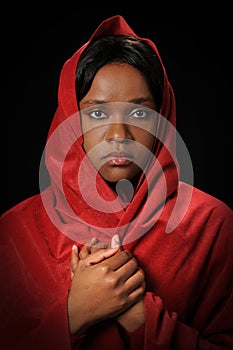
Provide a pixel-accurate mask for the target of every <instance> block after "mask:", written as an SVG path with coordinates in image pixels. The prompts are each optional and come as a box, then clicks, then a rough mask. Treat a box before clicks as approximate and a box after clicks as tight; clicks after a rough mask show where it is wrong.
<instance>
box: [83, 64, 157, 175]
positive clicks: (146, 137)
mask: <svg viewBox="0 0 233 350" xmlns="http://www.w3.org/2000/svg"><path fill="white" fill-rule="evenodd" d="M116 102H117V103H116ZM80 109H82V113H81V123H82V129H83V133H84V135H83V141H84V142H83V147H84V150H85V152H86V153H87V154H88V155H89V157H90V159H91V162H92V163H93V165H94V166H95V167H96V169H97V170H98V171H99V173H100V174H101V175H102V177H103V178H104V179H105V180H106V181H109V182H117V181H119V180H121V179H133V178H134V177H135V176H136V175H137V174H138V173H139V172H140V170H141V169H143V168H144V166H145V164H146V161H147V158H148V154H147V153H146V150H151V149H152V146H153V143H154V136H153V131H154V128H155V119H154V115H153V113H151V111H152V110H156V105H155V102H154V100H153V97H152V94H151V92H150V90H149V87H148V84H147V81H146V79H145V77H144V76H143V75H142V73H141V72H140V71H138V70H137V69H136V68H134V67H132V66H130V65H128V64H125V63H121V64H120V63H117V64H116V63H114V64H107V65H106V66H104V67H102V68H100V70H99V71H98V72H97V74H96V76H95V78H94V80H93V83H92V86H91V88H90V90H89V91H88V93H87V94H86V96H85V97H84V98H83V99H82V100H81V101H80ZM147 130H150V131H151V133H150V132H148V131H147ZM97 145H101V146H100V147H99V148H98V147H97V148H94V147H96V146H97ZM141 145H142V146H141ZM91 150H92V152H91ZM112 152H119V153H120V154H119V155H118V156H115V157H114V156H109V157H108V155H109V153H112ZM122 154H123V155H122ZM127 160H128V162H127ZM134 160H136V161H137V164H135V163H134ZM138 163H139V164H138ZM140 168H141V169H140Z"/></svg>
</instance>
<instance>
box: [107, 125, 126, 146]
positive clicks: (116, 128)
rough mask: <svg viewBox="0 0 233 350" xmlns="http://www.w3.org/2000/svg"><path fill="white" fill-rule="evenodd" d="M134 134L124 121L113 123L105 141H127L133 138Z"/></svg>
mask: <svg viewBox="0 0 233 350" xmlns="http://www.w3.org/2000/svg"><path fill="white" fill-rule="evenodd" d="M132 139H133V136H132V134H131V132H130V129H129V126H128V125H127V124H124V123H111V124H109V126H108V130H107V132H106V134H105V141H118V142H125V141H126V140H132Z"/></svg>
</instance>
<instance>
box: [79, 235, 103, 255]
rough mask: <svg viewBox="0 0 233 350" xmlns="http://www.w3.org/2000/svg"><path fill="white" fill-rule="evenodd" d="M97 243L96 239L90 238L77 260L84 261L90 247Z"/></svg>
mask: <svg viewBox="0 0 233 350" xmlns="http://www.w3.org/2000/svg"><path fill="white" fill-rule="evenodd" d="M97 242H98V239H97V238H96V237H92V238H91V239H90V240H89V241H88V242H87V243H85V245H84V246H83V247H82V249H81V251H80V253H79V258H80V260H81V259H85V258H86V257H87V256H88V255H89V254H91V247H92V246H93V245H94V244H96V243H97Z"/></svg>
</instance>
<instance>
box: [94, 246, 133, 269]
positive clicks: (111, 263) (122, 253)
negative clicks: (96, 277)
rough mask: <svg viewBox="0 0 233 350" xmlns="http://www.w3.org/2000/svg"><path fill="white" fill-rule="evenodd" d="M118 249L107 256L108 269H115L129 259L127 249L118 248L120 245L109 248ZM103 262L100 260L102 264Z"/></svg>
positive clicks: (129, 254) (129, 255)
mask: <svg viewBox="0 0 233 350" xmlns="http://www.w3.org/2000/svg"><path fill="white" fill-rule="evenodd" d="M110 249H114V250H115V249H116V250H118V251H117V253H116V254H115V255H113V256H111V257H109V258H108V267H109V269H110V270H112V271H115V270H117V269H119V268H120V267H121V266H123V265H124V264H125V263H126V262H127V261H129V260H130V259H131V257H132V256H131V253H130V252H129V251H128V250H120V247H117V248H110ZM104 263H105V262H104V261H103V262H101V264H104Z"/></svg>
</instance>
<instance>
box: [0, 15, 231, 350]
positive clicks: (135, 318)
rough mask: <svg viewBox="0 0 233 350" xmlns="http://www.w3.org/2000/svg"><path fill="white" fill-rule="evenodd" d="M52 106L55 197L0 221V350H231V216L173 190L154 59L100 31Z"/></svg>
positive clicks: (186, 189) (184, 188)
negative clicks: (0, 244)
mask: <svg viewBox="0 0 233 350" xmlns="http://www.w3.org/2000/svg"><path fill="white" fill-rule="evenodd" d="M58 97H59V104H58V108H57V111H56V113H55V116H54V119H53V121H52V124H51V128H50V131H49V135H48V142H47V145H46V153H45V159H46V167H47V169H48V172H49V174H50V179H51V184H50V185H49V186H48V187H47V188H46V189H45V190H43V191H41V193H40V194H38V195H36V196H34V197H32V198H29V199H28V200H26V201H24V202H23V203H20V204H18V205H17V206H15V207H14V208H12V209H11V210H9V211H8V212H6V213H5V214H4V215H3V216H2V218H1V241H2V244H3V248H2V258H1V261H2V264H1V265H2V269H3V270H2V274H1V276H2V278H3V280H2V283H1V286H2V296H1V300H2V317H1V319H2V320H3V322H2V323H3V325H1V331H2V334H1V342H2V344H3V348H4V349H63V350H64V349H71V348H74V349H109V348H110V347H111V349H146V350H151V349H156V348H159V349H210V348H214V349H233V337H232V335H233V333H232V331H233V319H232V314H233V307H232V281H233V267H232V266H233V259H232V246H233V244H232V243H233V239H232V235H231V229H232V211H231V210H230V208H228V207H227V206H226V205H225V204H224V203H222V202H220V201H219V200H217V199H216V198H213V197H211V196H209V195H208V194H205V193H203V192H201V191H200V190H198V189H196V188H194V187H192V186H191V185H188V184H185V183H183V182H181V181H180V179H179V166H178V164H177V160H176V152H175V149H174V148H175V147H174V145H175V142H176V137H178V135H177V134H176V133H175V132H174V130H175V123H176V109H175V98H174V94H173V90H172V87H171V85H170V83H169V80H168V77H167V74H166V71H165V68H164V66H163V63H162V60H161V58H160V55H159V53H158V50H157V48H156V46H155V45H154V44H153V43H152V42H151V41H150V40H148V39H140V38H139V37H138V36H137V35H136V34H135V33H134V32H133V31H132V29H131V28H130V27H129V26H128V24H127V23H126V22H125V20H124V19H123V18H122V17H121V16H114V17H112V18H109V19H107V20H105V21H104V22H103V23H101V24H100V26H99V27H98V28H97V29H96V31H95V32H94V34H93V35H92V37H91V38H90V40H89V41H88V43H86V44H85V45H83V46H82V47H81V48H80V49H79V50H78V51H77V52H76V53H75V54H74V55H73V56H72V57H71V58H70V59H69V60H68V61H67V62H66V63H65V65H64V67H63V69H62V72H61V77H60V82H59V91H58ZM41 173H43V169H42V168H41ZM42 178H43V176H41V179H42ZM41 181H42V180H41ZM42 182H43V181H42Z"/></svg>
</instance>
